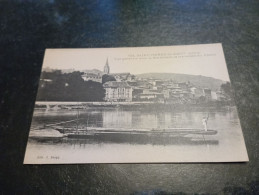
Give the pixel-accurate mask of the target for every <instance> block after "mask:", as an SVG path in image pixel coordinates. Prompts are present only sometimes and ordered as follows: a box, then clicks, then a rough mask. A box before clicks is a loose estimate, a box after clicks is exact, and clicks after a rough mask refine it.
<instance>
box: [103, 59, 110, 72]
mask: <svg viewBox="0 0 259 195" xmlns="http://www.w3.org/2000/svg"><path fill="white" fill-rule="evenodd" d="M103 72H104V74H109V73H110V67H109V63H108V58H107V60H106V64H105V66H104V69H103Z"/></svg>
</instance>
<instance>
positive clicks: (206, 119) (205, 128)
mask: <svg viewBox="0 0 259 195" xmlns="http://www.w3.org/2000/svg"><path fill="white" fill-rule="evenodd" d="M208 120H209V114H208V116H207V117H203V119H202V125H203V126H204V130H205V131H208V128H207V123H208Z"/></svg>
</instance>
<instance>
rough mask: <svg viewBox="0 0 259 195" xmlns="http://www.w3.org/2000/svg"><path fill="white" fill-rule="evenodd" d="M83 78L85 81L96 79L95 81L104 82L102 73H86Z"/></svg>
mask: <svg viewBox="0 0 259 195" xmlns="http://www.w3.org/2000/svg"><path fill="white" fill-rule="evenodd" d="M82 79H84V81H90V80H91V81H95V82H99V83H101V82H102V75H101V74H100V73H98V74H95V73H85V74H84V75H82Z"/></svg>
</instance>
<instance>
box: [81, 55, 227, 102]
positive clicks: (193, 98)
mask: <svg viewBox="0 0 259 195" xmlns="http://www.w3.org/2000/svg"><path fill="white" fill-rule="evenodd" d="M103 75H106V76H107V75H108V76H109V79H108V80H107V81H103V78H104V77H103ZM82 78H83V79H84V81H90V80H91V81H94V82H99V83H103V87H104V89H105V97H104V100H105V101H106V102H157V103H170V104H185V103H199V102H212V101H228V100H230V97H228V95H227V94H225V93H224V91H222V90H221V89H218V90H217V91H213V90H211V89H209V88H201V87H198V86H194V85H193V84H192V83H190V82H189V81H188V82H175V81H173V80H172V79H170V80H161V79H155V78H141V77H138V76H135V75H133V74H131V73H112V72H111V69H110V66H109V62H108V59H107V61H106V64H105V66H104V69H103V74H101V73H85V74H83V75H82Z"/></svg>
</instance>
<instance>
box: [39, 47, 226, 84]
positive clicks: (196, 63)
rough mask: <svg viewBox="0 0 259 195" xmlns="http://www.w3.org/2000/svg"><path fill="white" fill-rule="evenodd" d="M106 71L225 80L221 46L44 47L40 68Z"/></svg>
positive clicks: (224, 65)
mask: <svg viewBox="0 0 259 195" xmlns="http://www.w3.org/2000/svg"><path fill="white" fill-rule="evenodd" d="M107 59H108V63H109V66H110V73H119V72H129V73H131V74H141V73H179V74H191V75H202V76H207V77H213V78H216V79H221V80H223V81H229V76H228V71H227V67H226V62H225V57H224V53H223V49H222V45H221V44H219V43H216V44H202V45H182V46H160V47H124V48H98V49H97V48H96V49H93V48H91V49H46V51H45V56H44V61H43V68H47V67H48V68H51V69H60V70H62V69H75V70H84V69H88V70H91V69H98V70H101V71H103V68H104V65H105V63H106V60H107Z"/></svg>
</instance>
